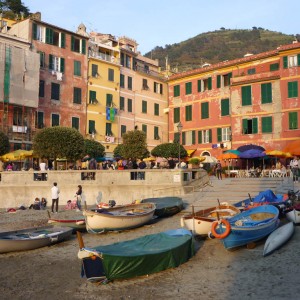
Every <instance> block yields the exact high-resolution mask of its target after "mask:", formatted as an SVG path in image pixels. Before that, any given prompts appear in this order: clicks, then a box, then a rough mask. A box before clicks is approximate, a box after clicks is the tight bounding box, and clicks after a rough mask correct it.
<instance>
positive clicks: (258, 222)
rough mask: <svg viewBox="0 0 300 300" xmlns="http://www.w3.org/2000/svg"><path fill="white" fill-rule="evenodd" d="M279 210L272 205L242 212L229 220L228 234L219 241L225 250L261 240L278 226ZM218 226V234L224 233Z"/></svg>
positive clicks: (221, 226) (222, 228) (220, 226)
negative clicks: (229, 228)
mask: <svg viewBox="0 0 300 300" xmlns="http://www.w3.org/2000/svg"><path fill="white" fill-rule="evenodd" d="M278 217H279V210H278V209H277V208H276V207H275V206H273V205H264V206H258V207H255V208H252V209H250V210H247V211H244V212H242V213H240V214H239V215H236V216H234V217H232V218H229V219H228V221H229V223H230V227H231V230H230V233H229V235H228V236H226V237H225V238H223V239H220V240H221V242H222V243H223V245H224V247H225V249H227V250H229V249H233V248H237V247H240V246H244V245H247V244H250V243H253V242H256V241H258V240H261V239H263V238H264V237H266V236H268V235H269V234H270V233H271V232H273V231H274V230H275V229H276V228H277V227H278V225H279V222H280V221H279V219H278ZM224 231H225V230H224V227H223V225H222V224H220V225H219V226H218V227H217V228H216V232H217V233H218V234H222V233H223V232H224Z"/></svg>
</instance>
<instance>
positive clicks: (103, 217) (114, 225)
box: [83, 203, 155, 233]
mask: <svg viewBox="0 0 300 300" xmlns="http://www.w3.org/2000/svg"><path fill="white" fill-rule="evenodd" d="M154 211H155V205H154V204H153V203H141V204H131V205H125V206H122V207H113V208H109V209H101V210H97V211H88V210H86V211H83V215H84V217H85V223H86V230H87V231H88V232H89V233H101V232H105V231H121V230H126V229H132V228H136V227H140V226H142V225H144V224H146V223H148V222H149V221H150V220H151V219H152V218H153V215H154Z"/></svg>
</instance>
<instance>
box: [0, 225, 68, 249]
mask: <svg viewBox="0 0 300 300" xmlns="http://www.w3.org/2000/svg"><path fill="white" fill-rule="evenodd" d="M71 234H72V229H71V228H66V227H65V228H62V227H54V226H45V227H37V228H27V229H22V230H13V231H7V232H1V233H0V253H6V252H12V251H25V250H32V249H36V248H41V247H45V246H49V245H51V244H55V243H59V242H61V241H63V240H65V239H67V238H68V237H70V236H71Z"/></svg>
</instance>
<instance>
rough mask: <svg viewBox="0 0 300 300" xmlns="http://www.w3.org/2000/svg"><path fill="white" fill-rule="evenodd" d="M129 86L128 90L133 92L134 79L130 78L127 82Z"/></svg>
mask: <svg viewBox="0 0 300 300" xmlns="http://www.w3.org/2000/svg"><path fill="white" fill-rule="evenodd" d="M127 84H128V89H129V90H132V77H130V76H128V82H127Z"/></svg>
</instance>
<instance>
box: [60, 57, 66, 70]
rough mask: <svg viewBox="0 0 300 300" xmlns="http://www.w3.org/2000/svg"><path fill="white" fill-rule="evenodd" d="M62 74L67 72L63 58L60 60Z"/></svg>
mask: <svg viewBox="0 0 300 300" xmlns="http://www.w3.org/2000/svg"><path fill="white" fill-rule="evenodd" d="M60 72H61V73H64V72H65V59H64V58H63V57H61V58H60Z"/></svg>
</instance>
